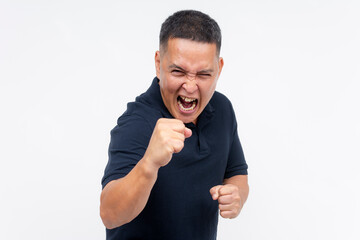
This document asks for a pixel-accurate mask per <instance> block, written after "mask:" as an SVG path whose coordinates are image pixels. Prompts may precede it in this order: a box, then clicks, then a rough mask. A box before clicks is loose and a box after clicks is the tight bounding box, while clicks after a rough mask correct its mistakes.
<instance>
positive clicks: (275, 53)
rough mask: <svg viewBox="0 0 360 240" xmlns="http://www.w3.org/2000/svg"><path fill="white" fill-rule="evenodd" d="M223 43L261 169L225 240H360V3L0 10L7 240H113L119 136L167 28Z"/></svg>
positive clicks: (228, 74)
mask: <svg viewBox="0 0 360 240" xmlns="http://www.w3.org/2000/svg"><path fill="white" fill-rule="evenodd" d="M189 8H191V9H198V10H202V11H204V12H206V13H208V14H209V15H210V16H212V17H213V18H214V19H216V20H217V22H218V23H219V25H220V27H221V28H222V32H223V48H222V53H221V55H222V56H223V57H224V60H225V66H224V69H223V73H222V76H221V78H220V79H219V82H218V88H217V90H218V91H220V92H222V93H224V94H225V95H227V96H228V97H229V98H230V100H231V101H232V102H233V105H234V108H235V111H236V114H237V118H238V124H239V135H240V138H241V141H242V144H243V148H244V151H245V155H246V159H247V161H248V164H249V181H250V187H251V191H250V196H249V199H248V202H247V203H246V205H245V207H244V209H243V211H242V213H241V215H240V216H239V217H238V218H237V219H234V220H224V219H221V220H220V222H219V233H218V239H220V240H221V239H248V240H250V239H256V240H263V239H277V240H280V239H283V240H288V239H292V240H293V239H307V240H308V239H341V240H345V239H360V230H359V226H360V201H359V197H360V193H359V182H360V177H359V161H360V154H359V148H360V112H359V103H360V97H359V91H360V83H359V81H360V44H359V43H360V14H359V12H360V3H359V1H357V0H354V1H351V0H322V1H320V0H301V1H300V0H298V1H289V0H283V1H265V0H251V1H250V0H249V1H209V0H206V1H205V0H204V1H194V0H192V1H174V2H172V1H165V0H164V1H126V2H125V1H123V2H122V1H85V0H84V1H80V0H78V1H35V0H33V1H10V0H9V1H6V0H5V1H4V0H1V1H0V106H1V108H0V114H1V118H0V123H1V124H0V149H1V151H0V184H1V185H0V187H1V188H0V190H1V197H0V239H59V240H63V239H86V240H91V239H105V231H104V227H103V225H102V223H101V220H100V217H99V196H100V192H101V185H100V181H101V177H102V175H103V170H104V168H105V165H106V162H107V147H108V144H109V139H110V138H109V137H110V135H109V132H110V130H111V129H112V128H113V127H114V126H115V124H116V120H117V118H118V117H119V116H120V114H121V113H122V112H123V111H124V110H125V107H126V103H127V102H129V101H132V100H134V98H135V97H136V96H137V95H139V94H140V93H142V92H143V91H145V90H146V89H147V88H148V86H149V85H150V83H151V80H152V78H153V77H154V76H155V70H154V61H153V59H154V53H155V50H157V49H158V34H159V30H160V26H161V23H162V22H163V21H164V20H165V18H166V17H168V16H169V15H170V14H172V13H173V12H174V11H176V10H180V9H189Z"/></svg>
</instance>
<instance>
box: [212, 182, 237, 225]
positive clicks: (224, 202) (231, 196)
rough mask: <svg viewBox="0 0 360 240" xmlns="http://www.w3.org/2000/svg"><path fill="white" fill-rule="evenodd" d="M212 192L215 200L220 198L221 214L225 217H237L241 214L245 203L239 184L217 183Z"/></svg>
mask: <svg viewBox="0 0 360 240" xmlns="http://www.w3.org/2000/svg"><path fill="white" fill-rule="evenodd" d="M210 194H211V196H212V198H213V200H218V202H219V210H220V215H221V216H222V217H223V218H235V217H237V216H238V215H239V213H240V211H241V208H242V206H243V203H242V201H241V197H240V191H239V188H238V187H237V186H235V185H233V184H226V185H217V186H215V187H212V188H211V189H210Z"/></svg>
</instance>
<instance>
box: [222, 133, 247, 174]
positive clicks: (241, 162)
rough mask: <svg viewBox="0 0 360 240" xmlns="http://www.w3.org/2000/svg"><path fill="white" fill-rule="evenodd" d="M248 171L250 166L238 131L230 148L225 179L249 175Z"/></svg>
mask: <svg viewBox="0 0 360 240" xmlns="http://www.w3.org/2000/svg"><path fill="white" fill-rule="evenodd" d="M247 169H248V165H247V163H246V161H245V157H244V152H243V149H242V147H241V143H240V140H239V136H238V133H237V130H236V131H235V135H234V138H233V142H232V144H231V148H230V153H229V158H228V163H227V166H226V172H225V177H224V179H227V178H231V177H233V176H235V175H247V174H248V171H247Z"/></svg>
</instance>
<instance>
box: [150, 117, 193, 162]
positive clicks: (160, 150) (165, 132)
mask: <svg viewBox="0 0 360 240" xmlns="http://www.w3.org/2000/svg"><path fill="white" fill-rule="evenodd" d="M191 134H192V132H191V130H190V129H188V128H186V127H185V125H184V123H183V122H182V121H180V120H178V119H168V118H160V119H159V120H158V121H157V123H156V125H155V128H154V131H153V133H152V136H151V138H150V142H149V145H148V147H147V149H146V152H145V155H144V158H145V159H146V160H147V161H148V162H149V163H151V164H152V166H153V167H155V168H160V167H162V166H165V165H166V164H168V163H169V162H170V160H171V158H172V154H173V153H178V152H180V151H181V150H182V149H183V147H184V141H185V138H188V137H190V136H191Z"/></svg>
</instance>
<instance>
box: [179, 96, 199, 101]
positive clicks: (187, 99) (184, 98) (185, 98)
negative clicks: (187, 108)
mask: <svg viewBox="0 0 360 240" xmlns="http://www.w3.org/2000/svg"><path fill="white" fill-rule="evenodd" d="M180 97H181V99H182V100H184V101H185V102H193V101H195V100H196V99H195V98H188V97H182V96H180Z"/></svg>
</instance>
